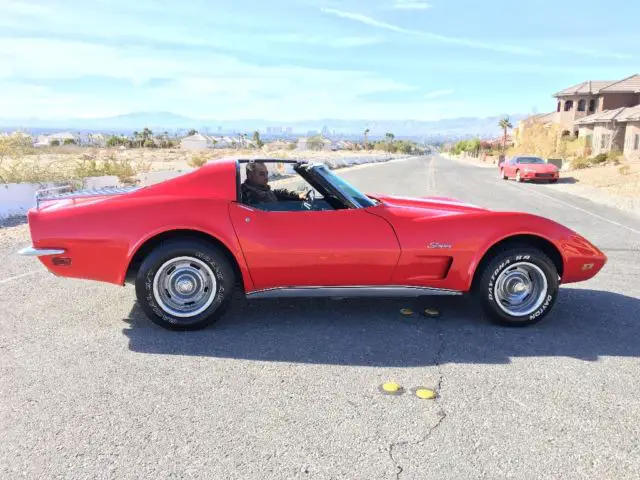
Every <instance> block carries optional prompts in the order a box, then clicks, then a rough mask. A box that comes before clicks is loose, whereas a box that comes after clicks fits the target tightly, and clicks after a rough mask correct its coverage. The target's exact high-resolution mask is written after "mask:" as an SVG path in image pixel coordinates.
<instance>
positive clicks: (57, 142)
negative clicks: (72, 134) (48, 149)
mask: <svg viewBox="0 0 640 480" xmlns="http://www.w3.org/2000/svg"><path fill="white" fill-rule="evenodd" d="M49 145H51V146H52V147H59V146H60V140H55V139H54V140H51V141H50V142H49Z"/></svg>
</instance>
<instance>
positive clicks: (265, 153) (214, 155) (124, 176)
mask: <svg viewBox="0 0 640 480" xmlns="http://www.w3.org/2000/svg"><path fill="white" fill-rule="evenodd" d="M380 153H381V152H375V151H369V152H364V151H348V150H342V151H338V152H326V151H321V152H315V151H297V150H291V149H290V148H289V147H288V146H283V148H279V149H273V150H269V149H268V148H266V146H265V148H263V149H214V150H207V151H188V150H180V149H178V148H176V149H147V148H136V149H120V148H118V147H114V148H95V147H86V148H85V147H79V146H76V145H66V146H61V147H45V148H37V149H34V148H33V147H32V146H31V145H29V144H26V143H24V142H23V143H22V144H21V143H20V142H18V141H16V139H11V138H9V137H2V138H0V183H25V182H28V183H38V182H43V181H69V180H73V179H80V178H85V177H91V176H102V175H116V176H118V177H119V178H120V179H121V180H122V181H125V182H126V181H128V180H130V179H131V177H132V176H134V175H136V174H138V173H142V172H149V171H157V170H184V169H186V168H189V167H191V168H197V167H200V166H202V165H204V164H205V163H206V162H208V161H212V160H216V159H219V158H223V157H230V156H233V157H246V158H256V157H261V158H281V159H308V160H321V159H326V158H336V157H349V156H363V155H367V154H371V155H380Z"/></svg>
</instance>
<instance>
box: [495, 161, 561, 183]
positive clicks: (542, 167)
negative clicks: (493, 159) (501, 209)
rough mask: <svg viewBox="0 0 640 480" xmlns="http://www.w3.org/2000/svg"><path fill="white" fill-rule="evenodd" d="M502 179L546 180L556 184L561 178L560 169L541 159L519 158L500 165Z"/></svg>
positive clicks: (522, 180)
mask: <svg viewBox="0 0 640 480" xmlns="http://www.w3.org/2000/svg"><path fill="white" fill-rule="evenodd" d="M498 168H499V170H500V171H499V175H500V178H502V179H504V180H508V179H509V178H515V179H516V181H518V182H524V181H526V180H546V181H548V182H550V183H555V182H557V181H558V178H560V171H559V170H558V167H556V166H555V165H553V164H552V163H547V162H545V161H544V160H543V159H542V158H540V157H532V156H517V157H513V158H511V159H509V160H507V161H506V162H503V163H501V164H500V165H499V167H498Z"/></svg>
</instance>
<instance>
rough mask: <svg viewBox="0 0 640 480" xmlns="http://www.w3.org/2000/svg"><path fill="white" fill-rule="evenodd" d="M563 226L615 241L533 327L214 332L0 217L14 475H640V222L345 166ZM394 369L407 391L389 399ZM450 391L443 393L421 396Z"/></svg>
mask: <svg viewBox="0 0 640 480" xmlns="http://www.w3.org/2000/svg"><path fill="white" fill-rule="evenodd" d="M342 174H343V175H344V176H345V177H346V178H347V179H348V180H350V181H352V182H353V183H354V184H356V185H357V186H359V187H361V188H363V189H366V190H368V191H370V192H383V193H393V194H402V195H419V196H424V195H445V196H453V197H456V198H459V199H461V200H465V201H469V202H473V203H475V204H479V205H483V206H488V207H491V208H495V209H503V210H507V209H517V210H524V211H529V212H533V213H537V214H542V215H545V216H548V217H551V218H553V219H556V220H559V221H561V222H563V223H565V224H567V225H568V226H570V227H572V228H574V229H576V230H577V231H578V232H580V233H582V234H584V235H586V236H587V237H588V238H589V239H590V240H592V241H593V242H594V243H595V244H596V245H598V246H599V247H600V248H602V249H603V250H604V251H605V252H606V254H607V255H608V257H609V263H608V264H607V265H606V267H605V268H604V270H603V271H602V272H601V273H600V274H599V275H598V276H597V277H596V278H595V279H593V280H591V281H589V282H585V283H581V284H574V285H567V286H565V287H562V289H561V295H560V299H559V301H558V303H557V304H556V306H555V309H554V311H553V312H552V313H551V314H550V315H549V316H548V317H547V318H546V319H545V321H543V322H542V323H540V324H538V325H535V326H533V327H530V328H525V329H507V328H501V327H497V326H494V325H492V324H490V323H488V322H487V321H486V320H484V319H483V317H482V315H481V314H480V312H479V310H478V309H477V307H476V306H475V305H474V304H472V303H471V302H469V301H467V300H465V299H463V300H461V299H459V298H451V297H449V298H445V297H441V298H434V299H433V300H430V301H429V304H428V305H429V306H435V307H437V308H439V309H440V310H441V312H442V317H441V318H439V319H427V318H423V317H420V316H413V317H404V316H402V315H401V314H400V313H399V310H400V308H402V307H406V306H409V307H413V308H415V309H417V307H419V306H421V305H419V304H416V303H415V302H413V301H411V302H408V301H402V300H393V299H392V300H389V299H384V300H372V299H367V300H313V301H309V300H287V301H272V300H260V301H257V300H256V301H252V302H246V301H242V300H241V299H239V300H237V301H236V302H234V305H233V307H232V309H231V311H230V312H229V313H228V314H227V315H226V316H225V317H224V318H223V319H222V320H220V321H219V323H217V324H216V325H215V326H213V327H212V328H209V329H207V330H204V331H199V332H188V333H176V332H169V331H165V330H162V329H160V328H157V327H155V326H154V325H152V324H151V323H150V322H149V321H147V320H146V319H145V318H144V316H143V315H142V314H141V312H140V310H139V309H138V308H137V306H136V305H135V297H134V292H133V288H132V287H127V288H119V287H114V286H109V285H104V284H99V283H91V282H85V281H77V280H67V279H59V278H55V277H53V276H51V275H48V274H45V273H44V272H43V270H42V268H41V267H39V264H38V263H37V261H35V260H33V259H28V258H21V257H17V256H16V255H15V251H16V250H17V249H18V248H20V247H22V246H24V245H25V244H26V243H28V239H27V237H26V235H27V230H26V226H24V225H23V226H19V227H14V228H10V229H4V231H0V265H1V267H0V271H1V274H0V329H1V334H0V478H3V479H5V478H6V479H13V478H28V479H35V478H117V479H129V478H215V479H218V478H219V479H236V478H238V479H298V478H304V479H307V478H309V479H396V478H401V479H425V478H441V479H445V478H446V479H460V478H490V479H501V478H517V479H538V478H557V479H563V480H566V479H582V478H591V477H597V478H607V479H609V478H611V479H623V478H639V477H640V395H639V394H638V388H637V385H638V384H640V362H639V359H638V357H639V356H640V218H638V217H634V216H632V215H630V214H625V213H621V212H619V211H616V210H613V209H611V208H608V207H602V206H598V205H596V204H594V203H591V202H590V201H588V200H583V199H580V198H577V197H573V196H570V195H566V194H562V193H561V192H559V191H558V188H556V187H557V186H553V185H519V184H515V183H514V182H504V181H502V180H499V179H498V178H497V175H496V172H495V170H493V169H484V168H479V167H473V166H469V165H465V164H461V163H457V162H452V161H449V160H445V159H441V158H437V159H428V158H417V159H411V160H408V161H403V162H394V163H389V164H383V165H376V166H372V167H367V168H361V169H356V170H353V171H345V172H343V173H342ZM388 380H395V381H397V382H399V383H400V384H402V386H403V387H404V388H405V389H406V393H405V394H404V395H400V396H388V395H383V394H381V393H380V392H379V391H378V386H379V385H380V384H381V383H382V382H385V381H388ZM417 386H427V387H432V388H436V389H437V390H438V393H439V397H438V398H437V399H436V400H420V399H418V398H417V397H415V396H413V395H412V394H411V392H410V390H411V389H412V388H413V387H417Z"/></svg>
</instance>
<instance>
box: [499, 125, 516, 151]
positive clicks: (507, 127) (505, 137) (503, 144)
mask: <svg viewBox="0 0 640 480" xmlns="http://www.w3.org/2000/svg"><path fill="white" fill-rule="evenodd" d="M498 126H499V127H500V128H501V129H502V131H503V132H504V135H503V137H502V151H503V152H504V151H505V150H506V148H507V130H508V129H509V128H513V125H511V122H510V121H509V117H504V118H503V119H501V120H500V121H499V122H498Z"/></svg>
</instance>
